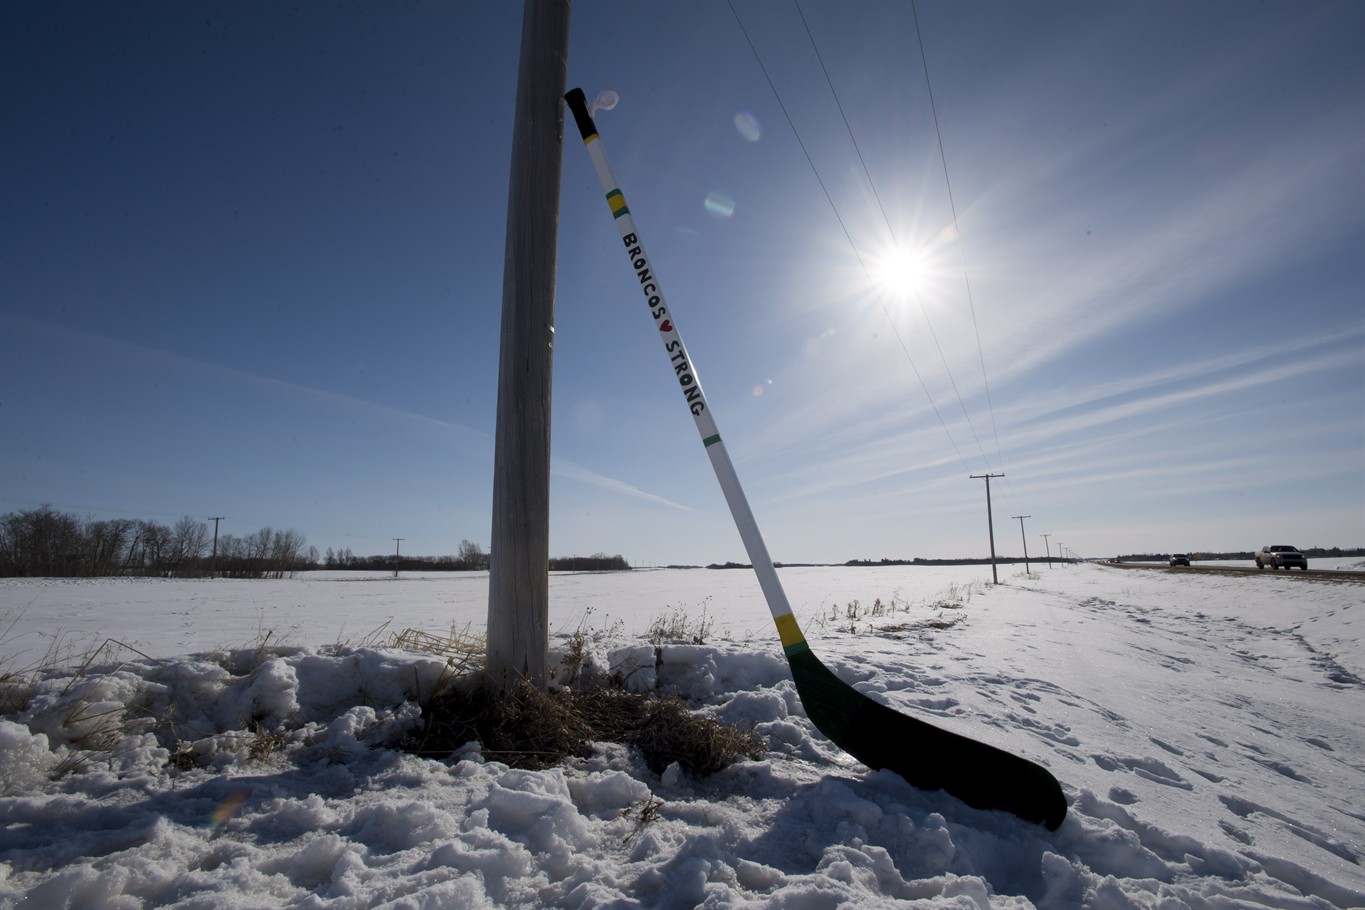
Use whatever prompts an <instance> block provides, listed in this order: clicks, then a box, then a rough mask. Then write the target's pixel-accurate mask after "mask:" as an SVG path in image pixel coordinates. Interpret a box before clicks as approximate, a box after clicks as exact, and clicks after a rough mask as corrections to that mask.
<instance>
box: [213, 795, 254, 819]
mask: <svg viewBox="0 0 1365 910" xmlns="http://www.w3.org/2000/svg"><path fill="white" fill-rule="evenodd" d="M250 796H251V791H250V790H248V789H246V788H245V787H244V788H242V789H240V790H233V791H232V792H231V793H229V794H228V795H227V798H226V799H224V800H223V801H222V802H221V803H219V804H218V807H217V808H215V809H214V810H213V815H212V816H210V818H211V820H212V822H213V827H215V828H221V827H222V826H223V825H225V824H227V823H228V822H229V821H231V820H232V817H233V816H234V815H236V814H237V813H238V812H240V811H241V809H242V806H245V805H246V801H247V799H248V798H250Z"/></svg>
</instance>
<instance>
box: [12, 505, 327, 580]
mask: <svg viewBox="0 0 1365 910" xmlns="http://www.w3.org/2000/svg"><path fill="white" fill-rule="evenodd" d="M315 562H317V550H316V548H308V546H307V541H306V540H305V539H304V536H303V535H302V534H301V533H299V532H298V531H295V530H293V529H292V528H291V529H289V530H275V529H272V528H269V527H265V528H261V529H260V530H259V531H257V532H255V533H254V534H246V535H243V536H238V535H235V534H223V535H221V536H220V537H218V539H217V541H216V545H215V541H214V536H213V534H212V532H211V531H210V530H209V526H208V523H207V522H203V521H197V520H196V519H194V518H191V517H190V516H188V515H186V516H185V517H183V518H181V519H180V520H179V521H178V522H176V523H175V524H174V525H164V524H162V523H160V522H157V521H147V520H136V519H131V518H111V519H99V520H97V519H94V518H90V517H86V518H81V517H80V516H77V515H72V514H69V513H66V512H58V511H57V510H55V509H53V508H52V507H51V506H47V505H44V506H40V507H39V508H36V509H30V510H27V511H22V512H11V513H9V514H7V515H0V576H5V577H15V576H29V577H32V576H45V577H55V578H94V577H102V576H108V575H130V576H142V577H153V578H157V577H159V578H195V577H202V576H207V575H210V574H216V575H220V576H223V577H227V578H282V577H284V576H285V575H287V574H290V573H293V572H296V571H298V570H300V569H305V568H308V567H309V566H310V565H311V564H312V563H315Z"/></svg>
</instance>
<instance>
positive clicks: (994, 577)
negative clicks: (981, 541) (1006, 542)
mask: <svg viewBox="0 0 1365 910" xmlns="http://www.w3.org/2000/svg"><path fill="white" fill-rule="evenodd" d="M968 476H969V477H970V478H971V479H972V480H984V481H986V527H987V528H988V529H989V530H990V534H991V584H996V585H998V584H1000V576H999V575H998V574H996V571H995V519H994V518H992V517H991V478H992V477H1004V476H1005V475H1004V474H971V475H968Z"/></svg>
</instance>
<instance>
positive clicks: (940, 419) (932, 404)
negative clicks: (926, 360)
mask: <svg viewBox="0 0 1365 910" xmlns="http://www.w3.org/2000/svg"><path fill="white" fill-rule="evenodd" d="M726 3H727V5H728V6H729V7H730V13H731V14H732V15H733V16H734V17H735V23H736V24H737V25H738V26H739V30H740V33H741V34H742V35H743V36H744V40H745V41H746V42H747V43H748V45H749V50H750V51H751V52H752V53H753V55H754V60H755V61H756V62H757V63H758V68H759V70H761V71H762V73H763V78H764V79H766V80H767V81H768V88H770V89H771V90H772V93H773V98H775V99H776V100H777V106H778V107H779V108H780V109H781V111H782V116H783V117H785V118H786V120H787V126H789V127H790V128H791V131H792V135H793V136H795V137H796V143H797V145H799V146H800V147H801V154H803V155H805V156H806V163H807V164H809V165H810V169H811V173H813V174H814V175H815V181H816V182H817V183H818V184H820V191H821V192H822V193H824V194H825V200H826V201H827V202H828V203H829V207H830V209H831V210H832V211H833V212H834V218H835V220H836V221H838V222H839V228H840V229H841V230H842V231H843V232H844V237H845V238H847V240H848V245H849V246H850V247H851V248H852V250H853V255H854V258H856V259H857V260H858V265H859V266H860V267H861V268H862V270H863V274H864V275H866V276H868V280H869V282H870V281H871V272H870V270H869V269H868V267H867V263H866V262H865V261H864V260H863V256H862V253H860V252H859V250H858V245H857V244H856V243H855V242H854V241H853V235H852V234H851V233H849V230H848V225H847V224H845V223H844V219H843V216H842V215H840V214H839V207H838V206H837V205H835V204H834V198H833V197H832V196H831V195H830V192H829V189H828V188H827V187H826V186H825V181H824V179H823V178H821V176H820V169H819V168H817V167H816V166H815V161H814V160H813V159H812V158H811V155H810V151H809V150H808V149H807V148H806V143H805V142H804V141H803V140H802V139H801V132H800V130H798V129H797V128H796V123H795V122H794V121H793V120H792V117H791V114H790V113H788V111H787V106H786V104H784V103H783V101H782V95H781V93H780V92H778V90H777V86H776V84H774V83H773V79H772V76H771V75H769V74H768V68H767V67H766V66H765V65H764V64H763V58H762V57H761V56H760V55H759V53H758V48H757V47H755V46H754V42H753V39H752V38H750V37H749V31H748V29H746V28H745V27H744V22H743V20H742V19H740V17H739V11H738V10H736V9H735V4H734V2H733V0H726ZM877 300H878V302H879V303H880V304H881V306H882V310H883V312H885V313H886V317H887V321H888V322H889V323H890V324H891V332H892V334H893V335H895V337H896V342H897V343H898V344H899V345H900V348H901V351H902V352H903V353H904V354H905V359H906V361H907V362H908V363H909V364H910V369H911V371H913V372H914V374H915V379H916V380H918V381H919V384H920V388H922V389H923V390H924V395H925V398H927V399H928V401H929V407H931V408H932V409H933V411H934V416H935V417H937V418H938V422H939V425H940V426H942V427H943V432H944V434H945V435H947V437H948V442H949V443H950V444H951V445H952V447H953V451H954V452H955V453H956V454H957V460H958V461H960V462H962V464H963V466H964V467H967V460H966V459H965V458H963V457H962V451H961V450H960V449H959V448H958V445H957V441H956V440H955V439H953V434H952V431H951V430H949V429H948V423H947V421H945V420H944V419H943V414H942V413H941V412H940V411H939V409H938V405H937V404H936V403H935V402H934V396H933V395H931V394H930V393H929V386H928V385H927V384H926V383H925V382H924V377H923V376H921V375H920V371H919V368H918V367H916V366H915V360H914V358H913V357H911V356H910V349H909V347H908V346H907V345H906V343H905V339H904V338H902V337H901V333H900V330H899V329H898V328H896V322H895V320H894V319H892V318H891V312H890V310H889V309H888V308H887V306H886V301H885V300H884V299H883V298H882V295H881V293H880V292H877ZM968 470H970V467H968Z"/></svg>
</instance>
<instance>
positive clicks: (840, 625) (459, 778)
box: [0, 559, 1365, 910]
mask: <svg viewBox="0 0 1365 910" xmlns="http://www.w3.org/2000/svg"><path fill="white" fill-rule="evenodd" d="M1344 562H1345V563H1346V565H1344V566H1341V567H1343V568H1354V569H1365V566H1362V565H1360V563H1361V560H1359V559H1355V560H1346V561H1344ZM1312 567H1313V568H1314V569H1324V568H1331V567H1332V566H1331V565H1329V564H1327V563H1326V561H1322V560H1318V561H1314V562H1313V563H1312ZM780 574H781V577H782V580H783V584H784V586H786V588H787V592H788V595H789V598H790V600H791V602H792V605H793V607H794V609H795V610H796V614H797V617H798V619H799V620H800V622H801V625H802V627H803V629H804V630H805V632H806V635H807V637H808V638H809V639H810V641H811V644H812V646H813V648H814V649H815V651H816V653H817V654H819V655H820V656H821V658H822V659H823V660H824V661H825V662H826V663H827V664H828V665H829V666H830V667H831V668H832V669H834V670H835V671H836V672H838V673H839V674H840V675H842V676H843V677H844V678H845V679H847V680H849V681H850V682H852V683H854V684H855V686H856V687H857V688H859V689H860V690H861V691H863V692H865V693H867V694H869V695H870V696H872V697H874V698H877V699H879V700H883V701H885V702H887V703H889V704H891V705H892V706H894V707H896V708H897V709H899V710H902V711H904V712H906V713H911V714H914V715H916V716H919V717H924V718H927V719H930V720H932V721H933V722H935V723H937V724H940V725H941V726H944V727H947V728H951V729H953V730H955V731H958V732H961V733H965V734H967V735H969V736H972V737H975V738H977V739H981V740H984V741H987V742H990V743H992V744H995V745H998V746H1001V747H1003V748H1006V749H1008V750H1011V751H1013V752H1016V753H1019V754H1021V755H1024V756H1026V757H1028V758H1030V759H1033V760H1035V761H1037V762H1040V763H1041V764H1043V765H1046V766H1047V767H1048V768H1049V769H1051V770H1052V771H1053V773H1054V774H1056V776H1057V777H1058V778H1059V779H1060V780H1061V782H1062V785H1063V787H1064V789H1065V791H1066V795H1067V799H1068V802H1069V803H1070V806H1071V808H1070V815H1069V817H1068V819H1067V821H1066V822H1065V823H1064V824H1063V825H1062V827H1061V828H1060V829H1059V830H1058V831H1056V832H1048V831H1046V830H1044V829H1042V828H1040V827H1037V826H1034V825H1031V824H1028V823H1025V822H1022V821H1019V820H1017V819H1014V818H1013V817H1010V816H1007V815H1004V814H1001V813H992V812H983V811H978V810H974V809H970V808H968V807H966V806H964V805H963V804H961V803H959V802H957V801H956V800H955V799H953V798H952V797H949V796H947V795H945V794H942V793H937V792H921V791H918V790H915V789H914V788H911V787H909V786H908V785H907V784H905V783H904V781H902V780H901V779H900V778H898V777H896V776H895V775H892V774H889V773H886V772H879V773H871V772H869V771H868V770H867V769H866V768H864V767H862V766H861V765H859V764H857V763H856V762H854V761H852V760H851V759H849V758H848V757H847V756H845V755H844V754H842V753H840V752H839V751H838V750H836V749H835V748H834V747H833V746H832V745H831V744H830V743H829V742H828V741H827V740H825V739H824V738H823V737H821V736H820V735H819V734H818V733H816V732H814V730H813V729H812V727H811V726H810V724H809V723H808V721H807V720H806V718H805V715H804V712H803V710H802V708H801V705H800V702H799V700H798V699H797V697H796V694H795V690H794V687H793V685H792V683H791V680H790V677H789V675H788V673H787V670H786V664H785V662H784V660H783V658H782V652H781V649H780V647H779V646H778V643H777V639H776V635H775V633H774V632H773V631H772V628H771V621H770V619H769V618H768V611H767V608H766V607H765V606H764V604H763V601H762V597H761V595H760V593H759V591H758V585H757V583H756V581H755V580H754V577H753V575H752V573H750V572H748V571H739V570H729V571H708V570H654V571H639V572H632V573H623V574H615V575H558V576H555V577H554V578H553V579H552V581H551V629H552V632H553V637H552V641H551V647H552V649H555V650H556V659H558V655H559V654H561V653H562V652H564V651H565V650H566V648H567V645H568V642H569V638H570V636H572V635H574V634H575V633H587V635H588V638H589V640H590V641H591V643H592V650H591V657H592V659H593V660H595V661H596V662H597V663H598V664H599V665H601V666H604V667H615V666H625V667H626V668H631V667H633V666H637V665H638V666H639V667H640V668H641V669H640V671H637V672H636V673H634V674H633V675H632V676H631V677H630V681H631V683H632V684H633V685H639V686H645V685H649V686H657V687H659V688H662V689H666V690H670V691H676V692H679V693H681V694H683V695H685V696H687V697H688V698H690V699H692V700H693V701H694V702H695V703H696V704H698V705H701V706H703V707H704V709H705V710H707V711H710V712H713V713H714V714H715V715H717V716H718V717H720V718H723V719H725V720H728V721H732V722H735V723H739V724H745V725H752V726H753V727H754V728H755V729H756V730H757V732H758V733H760V734H761V735H762V737H763V738H764V740H765V742H766V744H767V748H768V750H769V751H768V754H767V755H766V756H765V757H764V758H763V759H762V760H759V761H750V762H743V763H740V764H738V765H735V766H732V767H731V768H729V769H727V770H725V771H723V772H721V773H719V774H717V775H714V776H712V777H710V778H706V779H695V778H692V777H690V776H688V775H686V774H683V773H679V771H678V769H677V768H676V767H674V768H671V769H669V770H667V771H665V772H664V773H663V774H662V775H659V774H654V773H652V772H651V771H650V770H649V769H648V768H647V767H646V766H645V764H644V762H643V760H642V759H641V758H640V757H639V755H638V754H636V753H634V752H632V751H631V750H629V749H628V748H626V747H623V746H605V747H601V748H599V749H598V750H597V751H596V753H595V754H594V755H593V756H592V757H591V758H588V759H582V760H573V761H570V762H568V763H566V764H564V765H562V766H560V767H557V768H554V769H551V770H547V771H519V770H513V769H509V768H508V767H507V766H505V765H503V764H501V763H499V762H497V761H492V760H486V759H484V758H483V757H482V756H481V755H480V754H479V753H478V751H477V749H475V748H466V749H465V750H462V751H461V752H460V753H459V755H458V757H456V758H453V759H445V760H434V759H425V758H416V757H413V756H411V755H408V754H406V753H403V752H400V751H397V750H396V749H393V748H391V746H392V744H393V743H396V742H398V741H399V740H401V739H402V738H403V737H404V736H406V735H409V734H410V733H412V732H413V731H414V730H415V727H416V725H417V724H418V723H419V722H420V718H419V714H418V709H417V706H416V701H415V699H416V698H418V697H419V696H420V695H421V694H423V693H425V692H429V691H431V689H432V688H433V687H434V686H435V685H436V684H437V681H438V679H439V677H440V675H441V672H442V669H443V666H444V664H443V661H442V660H440V659H438V658H436V657H434V656H431V655H423V654H418V653H412V652H407V651H402V650H398V649H395V648H393V647H391V644H392V642H393V639H394V636H395V635H396V634H397V633H399V632H402V631H403V630H405V629H409V628H414V629H421V630H425V631H428V632H433V633H438V634H439V633H445V632H448V631H450V630H451V629H452V628H454V629H456V630H468V631H469V632H471V633H473V634H480V633H481V631H482V626H483V623H484V620H485V612H486V600H487V576H486V575H484V574H454V575H430V576H421V575H411V576H410V575H404V576H403V577H401V578H398V579H394V578H392V577H382V576H368V577H366V576H358V575H354V574H350V573H308V574H306V575H304V576H302V577H300V578H296V579H289V580H282V581H225V580H214V581H203V580H200V581H173V580H167V581H158V580H131V579H130V580H98V581H84V580H52V579H7V580H0V671H5V672H8V673H9V674H11V675H10V676H8V677H7V678H5V683H4V685H3V687H0V711H3V712H4V713H3V719H0V821H2V822H3V827H0V907H11V906H13V907H37V908H44V910H48V908H109V910H124V908H143V907H177V908H185V910H190V908H193V910H209V908H213V910H227V908H272V907H301V908H361V907H366V908H368V907H391V908H411V910H422V908H426V910H435V908H466V907H467V908H485V907H499V908H500V907H518V908H520V907H526V908H530V907H562V908H626V907H638V906H645V907H665V908H674V907H677V908H683V907H694V906H706V907H744V908H792V910H796V908H801V910H805V908H812V910H818V908H836V907H844V908H880V907H912V906H913V907H916V908H957V910H966V908H984V907H1030V906H1034V907H1040V908H1051V907H1057V908H1063V907H1094V908H1106V910H1107V908H1161V910H1173V908H1182V907H1189V908H1252V907H1274V908H1300V907H1302V908H1309V907H1312V908H1322V907H1353V906H1356V907H1358V906H1365V866H1363V865H1362V864H1363V863H1365V647H1362V638H1365V619H1363V618H1362V617H1365V572H1362V573H1361V577H1360V580H1359V581H1348V582H1338V581H1328V580H1327V579H1326V578H1325V577H1320V576H1315V575H1314V573H1313V572H1312V571H1310V572H1308V573H1298V572H1295V573H1293V575H1292V576H1286V575H1285V574H1284V573H1268V572H1267V573H1259V574H1248V575H1246V576H1237V577H1231V576H1226V575H1213V574H1207V575H1204V574H1199V573H1197V572H1185V571H1165V570H1161V569H1121V568H1110V567H1104V566H1095V565H1079V566H1072V567H1066V568H1062V567H1060V566H1059V567H1057V568H1054V569H1051V570H1049V569H1047V568H1046V567H1045V566H1043V565H1042V564H1040V563H1035V565H1034V571H1033V573H1032V574H1031V575H1025V574H1024V573H1023V572H1022V569H1021V567H1017V566H1010V567H1002V569H1001V572H1000V579H1001V582H1002V584H1000V585H998V586H992V585H990V584H989V583H988V582H989V579H990V570H989V567H982V566H970V567H952V568H922V567H896V568H856V569H850V568H819V569H815V568H812V569H784V570H781V572H780ZM878 600H880V601H881V604H880V606H881V609H880V610H875V609H874V605H875V604H876V602H877V601H878ZM853 601H857V605H856V607H854V608H850V606H849V604H850V602H853ZM660 621H663V622H664V624H666V625H668V624H671V625H674V626H678V625H682V626H685V627H687V628H689V629H692V630H698V629H700V628H702V624H703V622H704V623H705V629H704V636H703V637H704V639H705V641H704V643H703V644H699V645H697V644H665V645H664V646H663V653H662V658H663V659H662V663H661V664H660V665H659V666H658V667H657V670H656V665H655V658H654V651H653V648H652V646H650V644H649V643H648V641H647V640H646V638H647V635H648V631H649V629H650V627H651V626H652V625H654V624H655V623H657V622H660ZM92 654H93V655H94V656H93V658H92V657H91V656H90V655H92ZM83 662H84V663H83ZM61 666H64V667H66V669H53V668H54V667H61ZM44 668H46V669H44ZM81 747H84V748H81ZM904 747H905V748H906V749H914V748H915V744H914V743H905V744H904Z"/></svg>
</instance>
